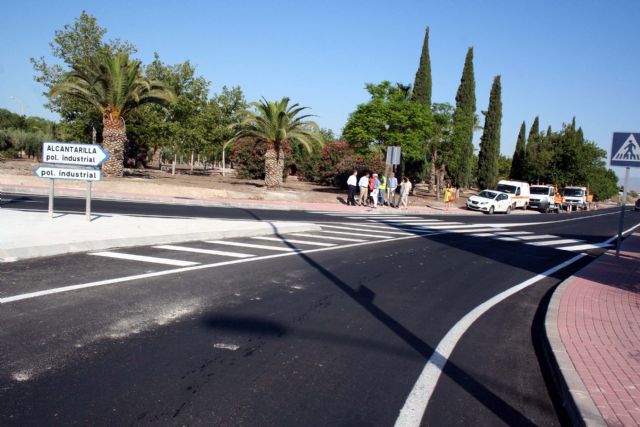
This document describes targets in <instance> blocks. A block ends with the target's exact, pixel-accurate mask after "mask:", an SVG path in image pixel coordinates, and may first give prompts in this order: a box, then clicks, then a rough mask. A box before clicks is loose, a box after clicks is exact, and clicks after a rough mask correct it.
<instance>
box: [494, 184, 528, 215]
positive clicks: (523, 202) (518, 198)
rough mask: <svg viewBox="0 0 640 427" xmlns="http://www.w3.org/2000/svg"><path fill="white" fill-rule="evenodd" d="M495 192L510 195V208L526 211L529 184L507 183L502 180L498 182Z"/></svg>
mask: <svg viewBox="0 0 640 427" xmlns="http://www.w3.org/2000/svg"><path fill="white" fill-rule="evenodd" d="M496 190H498V191H502V192H503V193H509V194H510V195H511V207H512V208H513V209H515V208H522V209H527V208H528V207H529V196H530V194H529V184H527V183H526V182H521V181H509V180H506V179H503V180H501V181H498V185H496Z"/></svg>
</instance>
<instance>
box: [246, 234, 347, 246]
mask: <svg viewBox="0 0 640 427" xmlns="http://www.w3.org/2000/svg"><path fill="white" fill-rule="evenodd" d="M252 239H258V240H268V241H270V242H282V243H298V244H300V245H311V246H335V243H320V242H309V241H308V240H294V239H283V238H280V237H266V236H257V237H252Z"/></svg>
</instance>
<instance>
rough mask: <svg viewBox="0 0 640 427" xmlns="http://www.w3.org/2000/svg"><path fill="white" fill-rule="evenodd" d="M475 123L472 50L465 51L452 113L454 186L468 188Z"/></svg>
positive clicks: (474, 85) (452, 170) (474, 84)
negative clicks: (454, 107) (465, 54)
mask: <svg viewBox="0 0 640 427" xmlns="http://www.w3.org/2000/svg"><path fill="white" fill-rule="evenodd" d="M475 123H476V81H475V76H474V72H473V48H472V47H470V48H469V50H467V56H466V58H465V61H464V68H463V69H462V78H461V79H460V86H458V92H457V93H456V109H455V111H454V113H453V134H452V137H451V140H452V141H453V145H454V156H453V158H454V161H453V162H452V164H451V165H450V166H451V173H452V174H453V178H454V180H455V182H456V185H458V186H461V187H469V184H470V182H471V167H472V161H473V128H474V126H475Z"/></svg>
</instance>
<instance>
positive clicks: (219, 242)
mask: <svg viewBox="0 0 640 427" xmlns="http://www.w3.org/2000/svg"><path fill="white" fill-rule="evenodd" d="M205 243H211V244H214V245H226V246H237V247H239V248H252V249H266V250H268V251H280V252H299V250H298V249H294V248H283V247H280V246H270V245H256V244H253V243H241V242H228V241H226V240H207V241H205Z"/></svg>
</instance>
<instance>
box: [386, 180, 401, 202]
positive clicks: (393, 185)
mask: <svg viewBox="0 0 640 427" xmlns="http://www.w3.org/2000/svg"><path fill="white" fill-rule="evenodd" d="M397 188H398V178H396V175H395V174H394V173H393V172H391V176H389V180H388V181H387V190H388V191H389V195H388V197H387V199H389V206H390V207H392V208H394V207H395V204H396V200H395V199H396V189H397Z"/></svg>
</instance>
